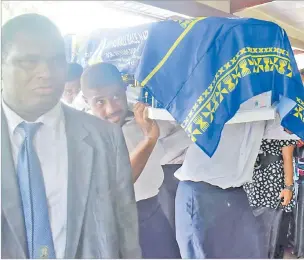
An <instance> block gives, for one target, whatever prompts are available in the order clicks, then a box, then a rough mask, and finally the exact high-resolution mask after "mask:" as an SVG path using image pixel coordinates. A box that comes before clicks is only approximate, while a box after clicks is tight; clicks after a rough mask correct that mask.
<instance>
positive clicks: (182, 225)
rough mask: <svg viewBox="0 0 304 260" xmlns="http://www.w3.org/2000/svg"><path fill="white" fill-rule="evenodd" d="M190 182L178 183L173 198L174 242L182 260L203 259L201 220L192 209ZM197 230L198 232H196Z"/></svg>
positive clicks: (192, 198) (194, 209)
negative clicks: (183, 259) (186, 259)
mask: <svg viewBox="0 0 304 260" xmlns="http://www.w3.org/2000/svg"><path fill="white" fill-rule="evenodd" d="M193 200H194V197H193V187H192V182H186V181H181V182H179V185H178V188H177V192H176V198H175V226H176V240H177V242H178V245H179V249H180V253H181V256H182V258H201V259H203V258H205V254H204V251H203V231H202V232H200V230H201V229H202V227H203V222H202V221H203V220H202V218H200V216H199V215H200V214H199V213H198V212H196V210H197V209H196V208H194V202H193ZM197 229H198V230H197Z"/></svg>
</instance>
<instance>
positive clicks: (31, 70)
mask: <svg viewBox="0 0 304 260" xmlns="http://www.w3.org/2000/svg"><path fill="white" fill-rule="evenodd" d="M1 47H2V79H3V99H4V101H5V102H6V103H7V105H9V106H10V107H11V109H13V110H14V111H15V112H16V113H17V114H19V115H20V116H24V117H27V118H35V117H37V116H40V115H42V114H44V113H46V112H47V111H48V110H50V109H51V108H53V107H54V106H55V105H56V104H57V103H58V102H59V100H60V97H61V95H62V92H63V88H64V83H65V79H66V66H67V64H66V58H65V48H64V41H63V38H62V36H61V34H60V32H59V30H58V28H57V27H56V26H55V24H53V23H52V22H51V21H50V20H49V19H48V18H47V17H44V16H41V15H38V14H25V15H20V16H17V17H15V18H13V19H11V20H9V21H8V22H7V23H6V24H4V25H3V26H2V39H1Z"/></svg>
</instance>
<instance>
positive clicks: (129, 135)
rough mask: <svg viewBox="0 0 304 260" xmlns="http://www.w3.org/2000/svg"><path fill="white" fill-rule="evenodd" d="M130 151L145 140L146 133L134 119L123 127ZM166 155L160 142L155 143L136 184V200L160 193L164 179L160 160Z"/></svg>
mask: <svg viewBox="0 0 304 260" xmlns="http://www.w3.org/2000/svg"><path fill="white" fill-rule="evenodd" d="M122 131H123V133H124V137H125V140H126V144H127V147H128V150H129V153H132V151H133V150H134V149H135V148H136V146H137V145H138V144H139V143H140V141H142V140H143V138H144V135H143V133H142V130H141V129H140V127H139V126H138V125H137V124H136V121H135V120H134V119H133V120H131V121H129V122H127V123H125V124H124V125H123V127H122ZM163 156H164V150H163V148H162V146H161V145H159V144H158V143H157V144H156V145H155V147H154V149H153V152H152V154H151V155H150V157H149V159H148V162H147V164H146V166H145V168H144V170H143V171H142V173H141V175H140V176H139V178H138V179H137V180H136V182H135V184H134V190H135V198H136V201H139V200H144V199H148V198H151V197H154V196H156V195H157V194H158V192H159V188H160V186H161V184H162V182H163V180H164V173H163V170H162V167H161V165H160V160H161V158H162V157H163Z"/></svg>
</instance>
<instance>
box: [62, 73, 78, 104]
mask: <svg viewBox="0 0 304 260" xmlns="http://www.w3.org/2000/svg"><path fill="white" fill-rule="evenodd" d="M79 91H80V79H77V80H74V81H68V82H67V83H65V86H64V92H63V96H62V98H63V99H64V101H65V102H66V103H68V104H72V102H73V100H74V99H75V98H76V96H77V95H78V93H79Z"/></svg>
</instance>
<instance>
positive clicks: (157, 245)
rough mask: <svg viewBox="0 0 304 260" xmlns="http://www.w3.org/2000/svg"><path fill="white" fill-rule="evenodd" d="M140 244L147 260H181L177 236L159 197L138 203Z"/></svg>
mask: <svg viewBox="0 0 304 260" xmlns="http://www.w3.org/2000/svg"><path fill="white" fill-rule="evenodd" d="M137 208H138V216H139V242H140V246H141V249H142V256H143V258H145V259H150V258H154V259H159V258H167V259H168V258H169V259H170V258H171V259H172V258H175V259H176V258H181V257H180V253H179V248H178V245H177V242H176V239H175V234H174V232H173V230H172V228H171V226H170V224H169V221H168V219H167V218H166V216H165V214H164V213H163V211H162V208H161V206H160V204H159V202H158V198H157V196H155V197H153V198H149V199H147V200H142V201H139V202H138V203H137Z"/></svg>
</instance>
